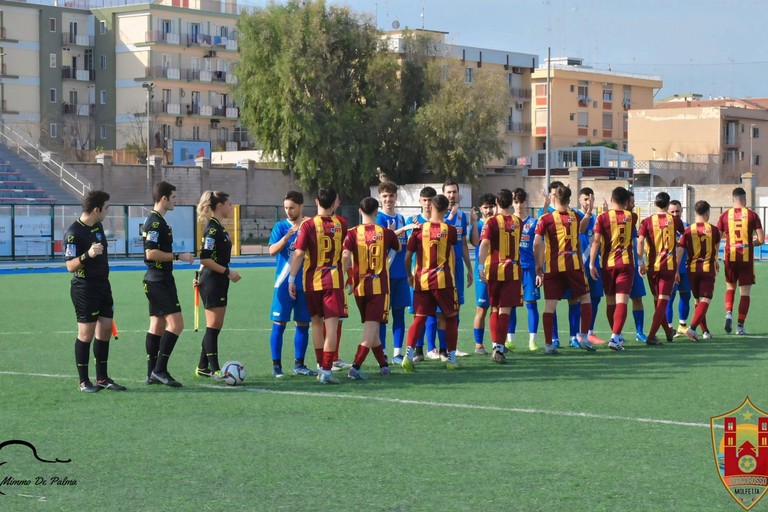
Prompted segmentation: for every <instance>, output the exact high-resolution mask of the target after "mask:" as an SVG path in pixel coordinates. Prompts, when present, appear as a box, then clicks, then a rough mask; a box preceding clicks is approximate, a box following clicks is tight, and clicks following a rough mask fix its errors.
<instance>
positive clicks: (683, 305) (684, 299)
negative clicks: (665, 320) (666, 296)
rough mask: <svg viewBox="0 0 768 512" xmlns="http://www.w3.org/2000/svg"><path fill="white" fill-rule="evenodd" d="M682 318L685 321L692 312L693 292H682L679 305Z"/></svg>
mask: <svg viewBox="0 0 768 512" xmlns="http://www.w3.org/2000/svg"><path fill="white" fill-rule="evenodd" d="M670 301H671V299H670ZM677 311H678V313H679V315H680V320H682V321H683V322H685V321H686V320H688V315H689V314H690V312H691V292H690V291H688V292H680V303H679V304H678V305H677Z"/></svg>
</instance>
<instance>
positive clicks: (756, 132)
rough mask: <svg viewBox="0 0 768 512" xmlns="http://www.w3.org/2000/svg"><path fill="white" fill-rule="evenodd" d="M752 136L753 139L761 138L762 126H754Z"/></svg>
mask: <svg viewBox="0 0 768 512" xmlns="http://www.w3.org/2000/svg"><path fill="white" fill-rule="evenodd" d="M752 138H753V139H759V138H760V128H758V127H757V126H753V127H752Z"/></svg>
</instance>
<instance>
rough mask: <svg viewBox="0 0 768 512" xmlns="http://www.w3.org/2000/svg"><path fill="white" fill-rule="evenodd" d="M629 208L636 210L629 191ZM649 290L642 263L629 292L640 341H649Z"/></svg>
mask: <svg viewBox="0 0 768 512" xmlns="http://www.w3.org/2000/svg"><path fill="white" fill-rule="evenodd" d="M627 210H629V211H631V212H634V211H635V193H634V192H632V191H631V190H630V191H629V203H628V204H627ZM638 228H639V225H638V226H635V227H634V228H633V229H632V246H633V247H634V249H633V250H634V251H635V261H640V258H639V255H638V254H637V229H638ZM646 294H647V292H646V291H645V279H643V278H642V277H641V276H640V265H636V266H635V279H634V280H633V281H632V291H631V292H629V298H630V299H632V318H633V319H634V320H635V339H636V340H637V341H639V342H640V343H645V342H646V341H648V336H646V335H645V333H644V332H643V324H644V323H645V309H644V308H643V297H645V296H646Z"/></svg>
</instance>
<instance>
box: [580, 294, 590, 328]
mask: <svg viewBox="0 0 768 512" xmlns="http://www.w3.org/2000/svg"><path fill="white" fill-rule="evenodd" d="M591 325H592V303H591V302H584V303H582V304H581V333H582V334H586V333H588V332H589V327H590V326H591Z"/></svg>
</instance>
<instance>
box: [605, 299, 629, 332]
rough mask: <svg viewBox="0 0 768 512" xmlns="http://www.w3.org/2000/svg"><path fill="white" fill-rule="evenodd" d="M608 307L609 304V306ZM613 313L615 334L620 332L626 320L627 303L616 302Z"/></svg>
mask: <svg viewBox="0 0 768 512" xmlns="http://www.w3.org/2000/svg"><path fill="white" fill-rule="evenodd" d="M609 307H610V306H609ZM615 308H616V309H615V313H614V314H613V324H612V325H613V332H614V333H615V334H621V331H622V329H624V322H626V321H627V305H626V304H624V303H618V304H616V306H615Z"/></svg>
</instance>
